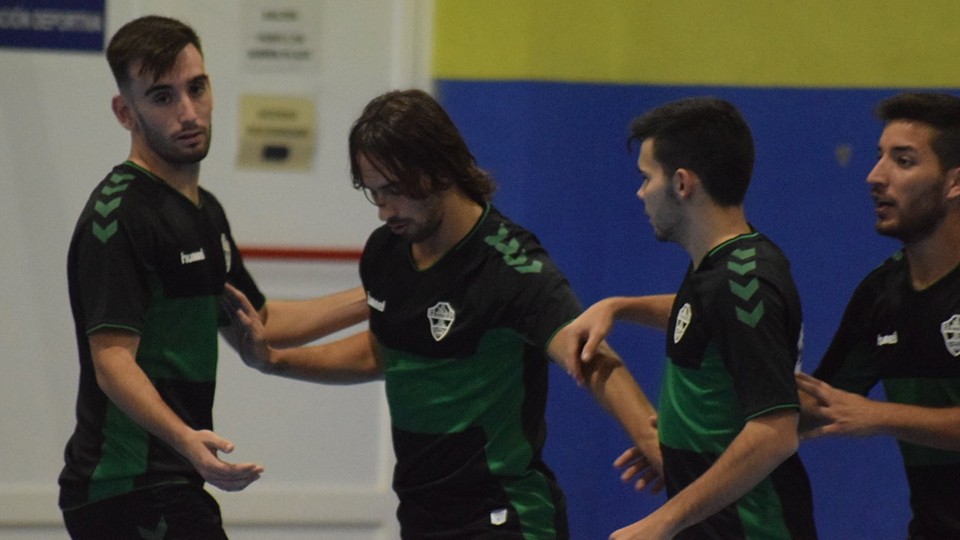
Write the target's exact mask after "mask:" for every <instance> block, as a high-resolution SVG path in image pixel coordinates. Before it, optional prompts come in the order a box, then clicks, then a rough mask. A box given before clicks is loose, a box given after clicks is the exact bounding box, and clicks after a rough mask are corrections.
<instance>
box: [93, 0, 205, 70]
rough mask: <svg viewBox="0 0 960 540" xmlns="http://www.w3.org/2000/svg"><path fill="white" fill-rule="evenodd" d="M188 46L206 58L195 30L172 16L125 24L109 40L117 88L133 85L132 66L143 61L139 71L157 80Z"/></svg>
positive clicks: (108, 57)
mask: <svg viewBox="0 0 960 540" xmlns="http://www.w3.org/2000/svg"><path fill="white" fill-rule="evenodd" d="M188 45H193V46H194V47H196V48H197V51H198V52H199V53H200V54H201V55H203V49H202V48H201V47H200V38H199V37H198V36H197V33H196V32H194V31H193V29H192V28H190V27H189V26H187V25H186V24H184V23H182V22H180V21H178V20H176V19H171V18H169V17H161V16H158V15H148V16H146V17H140V18H139V19H134V20H133V21H130V22H128V23H127V24H125V25H123V26H122V27H121V28H120V30H117V33H116V34H114V35H113V38H111V39H110V44H109V45H108V46H107V62H108V63H109V64H110V70H111V71H112V72H113V78H114V79H116V81H117V86H119V87H121V88H123V87H125V86H127V85H128V84H129V83H130V80H131V78H130V67H131V66H133V65H134V64H136V63H137V62H140V72H139V74H140V75H142V74H144V73H149V74H150V75H152V76H153V78H154V80H156V79H159V78H160V77H162V76H163V75H164V74H166V73H168V72H169V71H170V70H171V69H173V66H174V64H176V63H177V56H179V55H180V52H181V51H182V50H183V49H184V48H185V47H186V46H188Z"/></svg>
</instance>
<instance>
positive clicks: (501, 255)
mask: <svg viewBox="0 0 960 540" xmlns="http://www.w3.org/2000/svg"><path fill="white" fill-rule="evenodd" d="M360 272H361V278H362V281H363V286H364V288H365V289H366V292H367V302H368V304H369V305H370V329H371V331H372V332H373V334H374V335H375V336H376V339H377V341H378V344H379V347H380V351H379V352H380V354H381V355H382V359H383V360H384V362H385V378H386V391H387V398H388V402H389V406H390V415H391V421H392V430H393V443H394V451H395V453H396V458H397V465H396V469H395V471H394V482H393V486H394V490H395V491H396V493H397V495H398V496H399V499H400V506H399V509H398V511H397V515H398V518H399V520H400V524H401V528H402V533H403V536H404V538H431V539H440V538H449V539H455V538H456V539H459V538H479V537H481V536H482V537H483V538H518V539H520V538H522V539H527V540H530V539H547V538H566V537H567V536H568V532H567V523H566V509H565V503H564V499H563V495H562V493H561V492H560V489H559V487H558V486H557V484H556V482H555V480H554V477H553V474H552V473H551V472H550V470H549V469H548V468H547V466H546V465H545V464H544V463H543V462H542V460H541V450H542V447H543V443H544V438H545V422H544V413H545V407H546V396H547V368H548V364H549V362H548V358H547V356H546V352H545V351H546V348H547V346H548V344H549V342H550V340H551V339H552V337H553V335H554V334H555V333H556V332H557V331H558V330H559V329H560V328H562V327H563V325H565V324H566V323H567V322H569V321H570V320H572V319H573V318H575V317H576V316H577V315H578V314H579V312H580V305H579V302H578V301H577V299H576V297H575V296H574V294H573V292H572V291H571V289H570V287H569V285H568V283H567V281H566V279H565V278H564V277H563V275H562V274H561V273H560V271H559V270H558V269H557V268H556V267H555V266H554V264H553V263H552V262H551V261H550V259H549V258H548V255H547V253H546V251H545V250H544V249H543V247H541V245H540V243H539V242H538V240H537V239H536V237H534V235H533V234H531V233H530V232H528V231H526V230H524V229H523V228H521V227H519V226H517V225H515V224H514V223H512V222H510V221H509V220H507V219H506V218H505V217H504V216H502V215H501V214H500V213H499V212H498V211H497V210H496V209H494V208H493V207H491V206H488V207H487V208H486V210H485V212H484V215H483V216H482V218H481V219H480V221H479V222H478V223H477V225H476V226H475V227H474V229H473V230H472V231H471V232H470V234H469V235H468V236H467V237H466V238H464V239H463V240H462V241H461V242H459V243H458V244H457V245H456V246H455V247H454V248H452V249H451V250H450V251H449V252H448V253H446V254H445V255H444V256H443V258H442V259H440V260H439V261H437V262H436V263H435V264H433V265H432V266H430V267H429V268H426V269H417V268H416V265H415V264H414V262H413V260H412V257H411V254H410V244H409V242H407V241H406V240H404V239H402V238H401V237H399V236H397V235H394V234H392V233H391V232H390V230H389V229H388V228H386V227H381V228H379V229H377V230H376V231H375V232H374V233H373V234H372V235H371V236H370V238H369V240H368V242H367V244H366V246H365V248H364V251H363V257H362V260H361V264H360ZM487 535H489V536H487Z"/></svg>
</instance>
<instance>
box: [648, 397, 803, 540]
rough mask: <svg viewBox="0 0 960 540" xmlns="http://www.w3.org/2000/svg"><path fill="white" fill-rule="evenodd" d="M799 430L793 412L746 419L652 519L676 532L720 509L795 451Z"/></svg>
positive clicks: (742, 493)
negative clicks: (723, 447)
mask: <svg viewBox="0 0 960 540" xmlns="http://www.w3.org/2000/svg"><path fill="white" fill-rule="evenodd" d="M796 429H797V415H796V413H795V412H793V411H784V412H778V413H771V414H769V415H765V416H764V417H761V418H760V419H757V420H752V421H750V422H748V423H747V425H746V426H745V427H744V429H743V430H742V431H741V432H740V434H739V435H737V437H736V438H735V439H734V440H733V442H732V443H731V444H730V446H729V447H727V449H726V450H725V451H724V452H723V454H721V455H720V457H719V458H718V459H717V461H716V462H715V463H714V464H713V466H711V467H710V468H709V469H708V470H707V472H705V473H704V474H703V475H702V476H700V478H698V479H697V480H695V481H694V482H693V483H691V484H690V485H689V486H687V487H686V488H684V489H683V490H682V491H680V492H679V493H678V494H677V495H676V496H674V497H672V498H671V499H670V500H668V501H667V502H666V503H665V504H664V505H663V506H661V507H660V508H659V509H658V510H657V511H655V512H654V513H652V514H651V515H650V516H648V519H651V520H656V521H662V522H664V523H666V524H668V527H669V529H670V530H671V531H673V534H676V533H678V532H680V531H682V530H683V529H686V528H687V527H690V526H691V525H694V524H696V523H699V522H701V521H703V520H704V519H707V518H708V517H710V516H712V515H713V514H715V513H717V512H719V511H720V510H721V509H723V508H725V507H726V506H728V505H730V504H731V503H733V502H735V501H736V500H738V499H739V498H741V497H742V496H743V495H745V494H746V493H747V492H748V491H750V490H751V489H753V488H754V487H755V486H756V485H757V484H758V483H759V482H760V481H761V480H763V479H764V478H765V477H767V476H768V475H769V474H770V473H771V472H773V470H774V469H775V468H776V467H777V466H779V465H780V463H782V462H783V461H784V460H785V459H787V458H788V457H790V456H791V455H792V454H793V453H795V452H796V450H797V445H798V439H797V434H796ZM671 536H672V535H671Z"/></svg>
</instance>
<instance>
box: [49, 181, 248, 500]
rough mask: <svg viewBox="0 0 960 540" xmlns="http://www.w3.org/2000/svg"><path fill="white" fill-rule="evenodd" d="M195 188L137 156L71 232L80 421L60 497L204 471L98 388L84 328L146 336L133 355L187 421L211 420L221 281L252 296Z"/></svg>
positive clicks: (82, 496) (221, 226)
mask: <svg viewBox="0 0 960 540" xmlns="http://www.w3.org/2000/svg"><path fill="white" fill-rule="evenodd" d="M200 199H201V204H200V205H199V206H197V205H194V204H193V203H192V202H191V201H190V200H188V199H187V198H186V197H184V196H183V195H181V194H180V193H179V192H177V191H175V190H174V189H172V188H171V187H169V186H168V185H166V184H164V183H163V182H162V181H160V180H159V179H157V178H156V177H154V176H152V175H151V174H150V173H148V172H146V171H144V170H143V169H140V168H138V167H136V166H135V165H133V164H132V163H130V162H127V163H124V164H122V165H118V166H117V167H115V168H114V169H113V171H111V172H110V174H108V175H107V177H106V178H105V179H104V180H103V181H102V182H100V184H99V185H98V186H97V187H96V189H95V190H94V191H93V194H92V195H91V197H90V199H89V201H88V202H87V204H86V206H85V207H84V209H83V212H82V213H81V215H80V219H79V220H78V222H77V226H76V229H75V230H74V234H73V238H72V240H71V242H70V251H69V255H68V260H67V278H68V284H69V289H70V306H71V308H72V310H73V317H74V323H75V331H76V337H77V346H78V348H79V356H80V388H79V391H78V396H77V408H76V415H77V423H76V427H75V430H74V433H73V435H72V437H71V438H70V441H69V442H68V443H67V447H66V451H65V461H66V465H65V467H64V468H63V472H62V473H61V475H60V486H61V490H60V506H61V508H63V509H69V508H75V507H78V506H81V505H84V504H87V503H91V502H95V501H98V500H102V499H105V498H108V497H112V496H115V495H119V494H122V493H126V492H129V491H131V490H136V489H139V488H142V487H146V486H151V485H156V484H159V483H164V482H183V481H191V482H202V479H201V478H200V476H199V475H198V474H197V473H196V471H194V469H193V468H192V466H191V465H190V463H189V462H188V461H186V460H185V459H184V458H182V457H181V456H180V455H179V454H177V453H176V452H175V451H173V450H172V449H171V448H170V447H168V446H167V445H166V444H165V443H163V442H161V441H160V440H159V439H157V438H155V437H153V436H151V435H150V434H149V433H147V432H146V431H144V430H143V429H142V428H140V427H139V426H138V425H137V424H136V423H134V422H133V420H131V419H130V418H129V417H127V416H126V415H125V414H124V413H123V412H121V411H120V409H119V408H117V407H116V406H115V405H114V404H113V403H112V402H111V401H110V400H109V399H108V398H107V397H106V395H105V394H104V393H103V392H102V391H101V390H100V387H99V386H98V385H97V381H96V375H95V373H94V367H93V362H92V356H91V352H90V347H89V342H88V335H90V334H91V333H94V332H97V331H100V330H121V331H128V332H133V333H136V334H138V335H139V336H140V345H139V348H138V351H137V363H138V365H139V366H140V367H141V368H142V369H143V371H144V372H145V373H146V374H147V376H148V377H149V378H150V380H151V382H152V383H153V385H154V386H155V387H156V388H157V391H158V392H159V393H160V395H161V396H162V397H163V399H164V401H166V403H167V404H168V405H169V406H170V407H171V408H172V409H173V411H174V412H176V413H177V415H179V416H180V418H182V419H183V420H184V422H186V423H187V424H188V425H190V426H191V427H193V428H196V429H212V420H211V411H212V407H213V394H214V382H215V378H216V370H217V328H218V325H219V324H221V323H223V322H225V319H223V318H222V316H223V312H222V310H221V309H220V307H219V298H220V295H221V294H222V292H223V285H224V282H225V281H227V280H229V281H230V282H231V283H234V284H235V285H236V286H237V287H238V288H240V289H241V290H243V291H244V292H245V293H246V294H247V295H248V296H249V297H250V299H251V301H252V302H253V303H254V305H255V306H258V307H259V306H262V305H263V302H264V298H263V296H262V295H261V294H260V292H259V290H258V289H257V287H256V285H255V284H254V282H253V280H252V279H251V278H250V276H249V274H248V273H247V271H246V270H245V269H244V266H243V262H242V260H241V258H240V254H239V252H238V250H237V247H236V245H235V244H234V242H233V239H232V237H231V236H230V227H229V225H228V223H227V219H226V216H225V215H224V212H223V209H222V208H221V206H220V204H219V203H218V202H217V200H216V199H215V198H214V197H213V195H211V194H210V193H209V192H207V191H204V190H201V192H200Z"/></svg>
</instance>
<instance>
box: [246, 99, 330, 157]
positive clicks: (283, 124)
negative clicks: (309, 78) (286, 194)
mask: <svg viewBox="0 0 960 540" xmlns="http://www.w3.org/2000/svg"><path fill="white" fill-rule="evenodd" d="M238 118H239V121H240V126H239V127H240V141H239V146H238V148H237V167H238V168H256V169H270V170H275V171H282V170H288V171H305V170H309V169H310V165H311V164H312V163H313V149H314V148H315V146H316V140H317V136H316V106H315V104H314V102H313V100H311V99H308V98H301V97H291V96H273V95H257V94H246V95H241V96H240V111H239V115H238Z"/></svg>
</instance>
